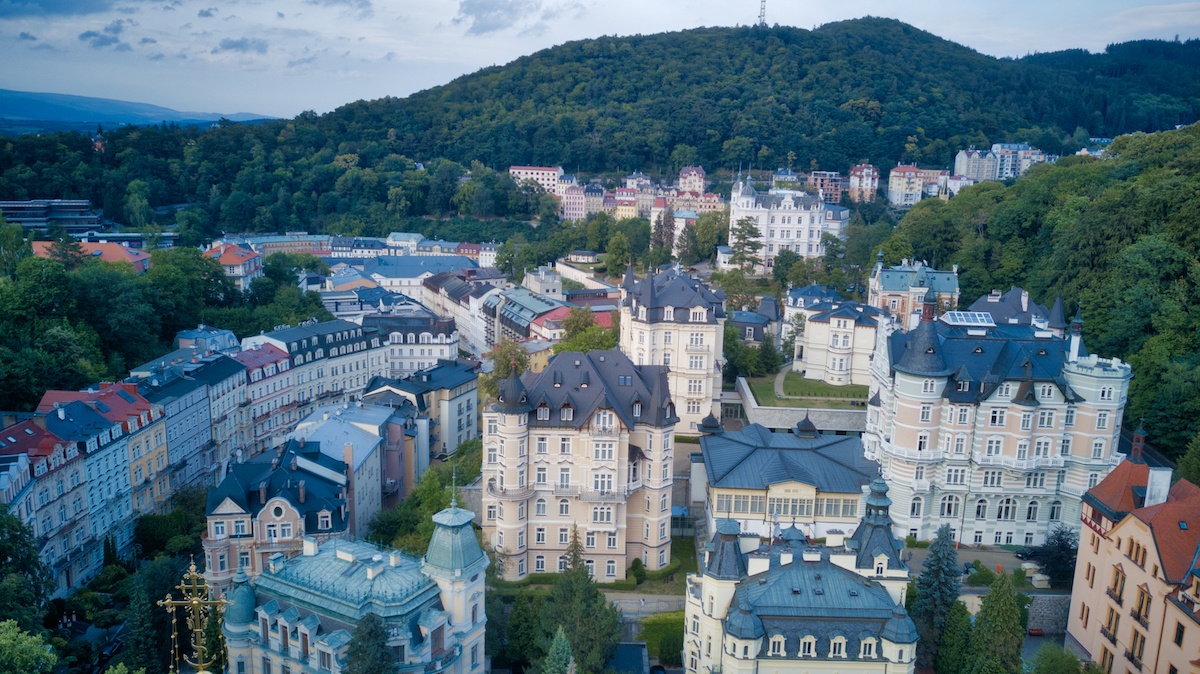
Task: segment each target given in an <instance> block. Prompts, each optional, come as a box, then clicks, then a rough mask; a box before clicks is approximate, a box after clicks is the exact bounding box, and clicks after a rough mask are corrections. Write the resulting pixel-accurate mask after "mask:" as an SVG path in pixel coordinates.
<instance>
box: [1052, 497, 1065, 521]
mask: <svg viewBox="0 0 1200 674" xmlns="http://www.w3.org/2000/svg"><path fill="white" fill-rule="evenodd" d="M1061 517H1062V501H1055V502H1053V503H1051V504H1050V521H1051V522H1057V521H1058V520H1059V518H1061Z"/></svg>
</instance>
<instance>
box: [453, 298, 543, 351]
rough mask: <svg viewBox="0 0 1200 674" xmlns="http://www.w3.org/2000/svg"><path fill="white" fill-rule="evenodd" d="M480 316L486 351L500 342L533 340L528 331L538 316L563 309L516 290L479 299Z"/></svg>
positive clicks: (478, 318) (477, 318) (478, 317)
mask: <svg viewBox="0 0 1200 674" xmlns="http://www.w3.org/2000/svg"><path fill="white" fill-rule="evenodd" d="M481 304H482V308H483V311H482V312H481V315H479V316H477V317H476V319H475V320H477V321H481V322H482V323H483V331H482V332H483V340H484V347H485V350H486V351H491V350H492V349H494V348H496V345H497V344H499V343H500V340H502V339H504V338H506V337H507V338H508V339H511V340H513V341H516V342H519V341H521V340H524V339H528V338H529V337H531V336H533V335H532V333H531V332H530V327H531V326H532V325H533V321H534V320H535V319H536V318H537V317H538V316H541V315H542V314H545V313H548V312H550V311H553V310H554V309H557V308H558V307H561V306H563V302H562V300H561V299H554V298H551V297H547V296H545V295H540V294H538V293H535V292H533V291H532V290H530V289H528V288H525V287H520V288H512V289H510V290H501V291H500V292H496V293H491V294H489V295H488V296H487V297H485V298H484V299H483V302H482V303H481Z"/></svg>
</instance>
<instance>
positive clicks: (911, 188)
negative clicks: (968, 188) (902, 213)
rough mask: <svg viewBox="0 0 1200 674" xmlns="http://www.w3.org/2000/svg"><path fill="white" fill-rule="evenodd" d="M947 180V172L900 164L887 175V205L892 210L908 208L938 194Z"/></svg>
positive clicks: (948, 175) (948, 174)
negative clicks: (891, 207)
mask: <svg viewBox="0 0 1200 674" xmlns="http://www.w3.org/2000/svg"><path fill="white" fill-rule="evenodd" d="M949 178H950V173H949V171H939V170H938V169H919V168H917V167H916V166H912V165H907V164H901V165H899V166H897V167H896V168H893V169H892V171H891V173H889V174H888V203H889V204H891V205H892V206H893V207H894V208H910V207H912V205H913V204H915V203H917V202H918V201H920V200H921V199H923V198H925V197H926V196H937V195H938V194H940V193H941V192H942V190H943V189H945V187H946V181H947V180H949Z"/></svg>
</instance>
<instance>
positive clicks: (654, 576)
mask: <svg viewBox="0 0 1200 674" xmlns="http://www.w3.org/2000/svg"><path fill="white" fill-rule="evenodd" d="M682 566H683V562H681V561H679V560H678V559H672V560H671V563H670V564H668V565H666V566H664V567H663V568H661V569H659V570H658V571H647V572H646V580H665V579H667V578H670V577H671V576H674V575H675V572H677V571H679V569H680V567H682Z"/></svg>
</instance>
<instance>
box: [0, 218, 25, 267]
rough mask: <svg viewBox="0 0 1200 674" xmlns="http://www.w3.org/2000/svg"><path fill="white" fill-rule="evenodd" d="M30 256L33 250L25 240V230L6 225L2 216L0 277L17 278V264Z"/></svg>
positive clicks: (0, 219)
mask: <svg viewBox="0 0 1200 674" xmlns="http://www.w3.org/2000/svg"><path fill="white" fill-rule="evenodd" d="M30 255H33V249H32V248H31V247H30V245H29V241H28V240H27V239H26V238H25V228H24V227H22V226H20V225H8V224H4V216H3V215H0V276H7V277H9V278H12V277H13V276H15V275H16V273H17V263H18V262H20V261H21V260H23V259H25V258H27V257H29V256H30Z"/></svg>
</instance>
